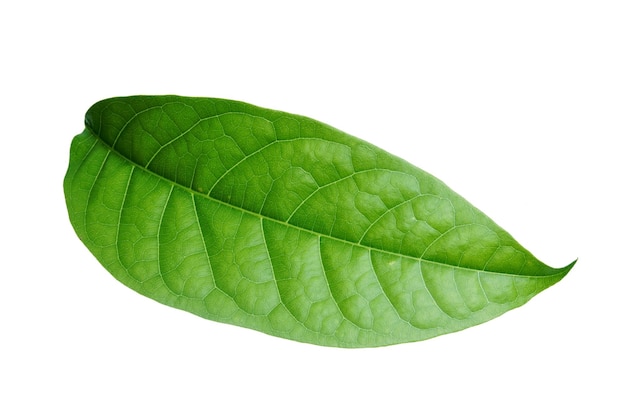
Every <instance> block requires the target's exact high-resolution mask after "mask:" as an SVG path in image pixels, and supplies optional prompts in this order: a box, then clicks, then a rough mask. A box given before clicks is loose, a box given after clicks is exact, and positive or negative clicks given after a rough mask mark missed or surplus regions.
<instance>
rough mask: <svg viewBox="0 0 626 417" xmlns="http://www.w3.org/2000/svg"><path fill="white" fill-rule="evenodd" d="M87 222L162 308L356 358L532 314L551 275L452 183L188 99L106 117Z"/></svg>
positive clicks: (88, 173) (101, 112)
mask: <svg viewBox="0 0 626 417" xmlns="http://www.w3.org/2000/svg"><path fill="white" fill-rule="evenodd" d="M64 188H65V194H66V201H67V206H68V211H69V215H70V220H71V222H72V225H73V226H74V228H75V230H76V232H77V234H78V236H79V237H80V238H81V240H82V241H83V242H84V243H85V245H86V246H87V247H88V248H89V250H90V251H91V252H92V253H93V254H94V255H95V256H96V258H97V259H98V260H99V261H100V262H101V263H102V264H103V265H104V266H105V267H106V268H107V269H108V270H109V271H110V272H111V273H112V274H113V275H114V276H115V277H116V278H117V279H118V280H120V281H121V282H122V283H124V284H125V285H127V286H129V287H130V288H132V289H134V290H136V291H138V292H139V293H141V294H144V295H146V296H148V297H151V298H153V299H155V300H157V301H159V302H161V303H164V304H167V305H170V306H173V307H176V308H180V309H183V310H187V311H189V312H192V313H194V314H197V315H199V316H202V317H205V318H208V319H211V320H216V321H220V322H225V323H231V324H235V325H239V326H244V327H249V328H252V329H256V330H260V331H262V332H265V333H268V334H272V335H276V336H279V337H284V338H289V339H294V340H298V341H303V342H309V343H315V344H320V345H329V346H342V347H368V346H381V345H389V344H394V343H403V342H410V341H417V340H423V339H427V338H431V337H434V336H437V335H440V334H444V333H449V332H453V331H458V330H461V329H464V328H467V327H469V326H473V325H476V324H479V323H482V322H485V321H487V320H490V319H492V318H494V317H497V316H499V315H500V314H502V313H504V312H506V311H508V310H510V309H512V308H515V307H518V306H520V305H522V304H524V303H525V302H526V301H528V300H529V299H530V298H532V297H533V296H534V295H536V294H537V293H539V292H540V291H542V290H544V289H545V288H547V287H549V286H551V285H553V284H554V283H556V282H558V281H559V280H560V279H561V278H562V277H563V276H565V274H566V273H567V272H568V271H569V269H570V268H571V267H572V265H573V264H572V265H569V266H567V267H565V268H561V269H553V268H550V267H548V266H546V265H544V264H543V263H541V262H540V261H538V260H537V259H536V258H535V257H534V256H533V255H532V254H530V253H529V252H528V251H527V250H526V249H524V248H523V247H521V246H520V245H519V244H518V243H517V242H516V241H515V240H514V239H513V238H512V237H511V236H510V235H509V234H508V233H506V232H505V231H504V230H502V229H501V228H500V227H499V226H497V225H496V224H495V223H493V221H491V220H490V219H489V218H487V217H486V216H485V215H484V214H483V213H481V212H480V211H478V210H477V209H475V208H474V207H473V206H471V205H470V204H469V203H468V202H467V201H465V200H464V199H462V198H461V197H460V196H458V195H457V194H455V193H454V192H453V191H451V190H450V189H449V188H448V187H446V186H445V185H444V184H443V183H441V182H440V181H439V180H437V179H435V178H434V177H432V176H431V175H429V174H427V173H425V172H423V171H421V170H419V169H417V168H415V167H414V166H412V165H410V164H408V163H407V162H405V161H403V160H401V159H400V158H397V157H395V156H392V155H390V154H388V153H386V152H384V151H382V150H381V149H378V148H376V147H375V146H373V145H371V144H369V143H366V142H364V141H362V140H359V139H357V138H354V137H352V136H350V135H347V134H345V133H343V132H340V131H338V130H336V129H334V128H332V127H330V126H327V125H325V124H323V123H320V122H317V121H314V120H312V119H309V118H306V117H302V116H297V115H292V114H288V113H283V112H278V111H273V110H268V109H263V108H259V107H255V106H252V105H249V104H246V103H241V102H235V101H229V100H221V99H207V98H188V97H175V96H154V97H149V96H146V97H125V98H114V99H108V100H104V101H101V102H99V103H96V104H95V105H94V106H92V108H91V109H89V111H88V113H87V116H86V129H85V131H84V132H83V133H82V134H80V135H78V136H76V138H75V139H74V141H73V143H72V149H71V154H70V166H69V169H68V172H67V175H66V178H65V183H64Z"/></svg>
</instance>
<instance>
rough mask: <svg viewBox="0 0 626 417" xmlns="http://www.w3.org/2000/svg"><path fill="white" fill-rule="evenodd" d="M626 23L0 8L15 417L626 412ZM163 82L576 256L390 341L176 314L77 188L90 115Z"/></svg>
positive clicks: (529, 12)
mask: <svg viewBox="0 0 626 417" xmlns="http://www.w3.org/2000/svg"><path fill="white" fill-rule="evenodd" d="M9 4H13V5H9ZM17 4H19V5H17ZM625 21H626V13H625V8H624V6H623V2H620V1H614V2H611V1H562V2H559V1H529V0H527V1H519V2H513V1H511V2H505V1H460V2H450V1H429V2H425V1H423V2H419V1H415V2H408V1H407V2H399V1H389V0H386V1H384V2H364V1H360V2H341V1H338V0H337V1H334V2H324V1H315V2H296V1H293V2H276V1H258V2H239V1H226V0H221V1H205V2H197V3H193V2H188V1H183V0H177V1H168V2H161V1H152V2H149V3H148V2H146V3H143V2H141V3H140V2H133V1H131V0H124V1H107V2H99V3H98V4H96V3H95V2H87V1H85V2H76V3H72V2H68V1H49V2H44V1H30V2H29V1H23V2H19V3H17V2H5V3H3V6H0V35H1V36H0V42H1V45H2V48H1V50H0V54H1V55H0V57H1V61H2V64H0V71H1V77H0V83H1V91H0V93H1V97H0V106H1V109H0V114H1V117H2V119H1V130H0V132H1V133H0V135H1V138H2V148H1V150H0V170H1V176H0V181H1V182H2V204H1V206H0V210H1V216H0V221H1V222H2V223H1V231H0V236H1V237H2V242H3V247H2V249H0V256H1V262H2V263H1V265H2V272H0V275H1V276H0V279H1V283H2V287H1V289H0V291H1V292H0V295H1V301H0V324H1V327H0V332H1V333H0V334H1V336H0V337H1V340H0V415H3V416H48V415H63V416H101V415H102V416H112V415H113V416H138V415H139V416H141V415H151V416H158V415H177V416H200V415H220V416H221V415H251V414H253V413H254V414H255V415H273V416H282V415H290V416H291V415H295V416H299V415H329V416H332V415H350V416H354V415H400V413H402V415H427V416H437V415H461V414H462V415H480V416H496V415H498V416H500V415H509V416H517V415H519V416H528V415H533V416H543V415H545V416H547V415H573V414H574V413H575V414H576V415H594V416H623V415H625V414H626V407H625V405H624V401H625V400H624V397H623V395H624V391H625V388H626V382H625V375H626V374H625V372H626V367H625V360H624V352H625V351H626V344H625V343H624V341H623V340H624V339H623V333H624V329H625V320H624V319H625V318H626V317H625V316H626V315H625V313H624V295H625V292H624V290H625V289H626V288H625V287H626V286H625V281H626V276H625V275H626V274H625V273H624V268H623V264H624V259H625V249H626V244H625V240H624V239H625V235H626V233H625V232H626V230H625V226H624V223H625V221H624V216H625V210H624V209H625V207H624V199H623V193H624V179H625V178H626V176H625V171H626V170H625V168H624V156H625V155H626V153H625V152H624V150H623V148H622V147H621V143H622V142H624V140H625V139H626V117H625V116H626V112H625V111H626V82H625V80H626V60H625V56H626V53H625V52H626V29H625V27H626V25H625V24H624V22H625ZM166 93H172V94H180V95H193V96H208V97H224V98H231V99H237V100H242V101H247V102H250V103H253V104H256V105H260V106H264V107H270V108H275V109H279V110H284V111H289V112H292V113H299V114H304V115H307V116H310V117H313V118H316V119H318V120H321V121H324V122H326V123H329V124H331V125H333V126H335V127H338V128H340V129H342V130H344V131H347V132H349V133H351V134H353V135H356V136H358V137H360V138H363V139H365V140H368V141H370V142H373V143H375V144H377V145H379V146H381V147H383V148H385V149H387V150H389V151H391V152H392V153H394V154H396V155H399V156H402V157H403V158H404V159H407V160H408V161H410V162H411V163H413V164H415V165H417V166H419V167H421V168H423V169H425V170H427V171H428V172H430V173H432V174H434V175H436V176H437V177H439V178H440V179H442V180H443V181H445V182H446V183H447V184H448V185H449V186H450V187H451V188H453V189H454V190H455V191H457V192H459V193H460V194H461V195H463V196H464V197H466V198H467V199H468V200H469V201H471V202H472V203H473V204H474V205H476V206H477V207H478V208H480V209H481V210H483V211H484V212H485V213H487V214H488V215H489V216H491V217H492V218H493V219H494V220H495V221H496V222H498V223H499V224H500V225H501V226H503V227H504V228H505V229H506V230H508V231H509V232H510V233H511V234H512V235H513V236H515V237H516V238H517V239H518V240H519V241H520V242H521V243H522V244H523V245H524V246H526V247H527V248H529V249H530V250H531V251H532V252H533V253H534V254H535V255H537V257H539V258H540V259H541V260H543V261H544V262H546V263H548V264H550V265H553V266H563V265H565V264H567V263H569V262H570V261H572V260H573V259H575V258H578V259H579V261H578V264H577V265H576V267H575V268H574V269H573V270H572V271H571V273H570V274H569V275H568V276H567V277H566V278H565V279H564V280H563V281H562V282H560V283H559V284H557V285H556V286H554V287H552V288H550V289H548V290H547V291H545V292H543V293H541V294H540V295H538V296H537V297H536V298H534V299H533V300H531V301H530V302H529V303H528V304H527V305H525V306H523V307H522V308H520V309H517V310H514V311H511V312H509V313H507V314H505V315H504V316H502V317H500V318H498V319H495V320H493V321H491V322H489V323H486V324H483V325H480V326H477V327H474V328H471V329H468V330H465V331H462V332H460V333H456V334H452V335H447V336H442V337H439V338H436V339H433V340H429V341H425V342H420V343H412V344H405V345H399V346H392V347H387V348H378V349H361V350H342V349H331V348H322V347H317V346H311V345H306V344H301V343H296V342H290V341H285V340H281V339H277V338H274V337H270V336H267V335H264V334H261V333H257V332H254V331H251V330H246V329H241V328H237V327H233V326H228V325H223V324H218V323H214V322H210V321H206V320H203V319H200V318H197V317H195V316H193V315H190V314H188V313H185V312H182V311H178V310H174V309H171V308H168V307H165V306H162V305H160V304H158V303H156V302H154V301H152V300H149V299H146V298H144V297H142V296H140V295H138V294H136V293H134V292H133V291H131V290H129V289H127V288H126V287H124V286H123V285H122V284H120V283H118V282H117V281H116V280H115V279H113V278H112V277H111V276H110V275H109V274H108V273H107V272H105V270H104V269H103V268H102V267H101V266H100V265H99V264H98V262H97V261H96V260H95V259H94V258H93V257H92V256H91V254H90V253H89V252H88V251H87V249H85V248H84V247H83V245H82V244H81V243H80V242H79V240H78V239H77V237H76V236H75V234H74V231H73V230H72V228H71V226H70V224H69V221H68V219H67V214H66V210H65V203H64V198H63V190H62V180H63V176H64V174H65V169H66V166H67V162H68V154H69V147H70V142H71V140H72V137H73V136H74V135H75V134H78V133H79V132H80V131H81V130H82V128H83V115H84V112H85V111H86V110H87V108H88V107H89V106H90V105H91V104H93V103H94V102H96V101H98V100H100V99H103V98H106V97H111V96H118V95H131V94H166ZM620 397H621V398H620Z"/></svg>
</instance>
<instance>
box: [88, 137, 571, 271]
mask: <svg viewBox="0 0 626 417" xmlns="http://www.w3.org/2000/svg"><path fill="white" fill-rule="evenodd" d="M85 130H87V131H89V133H90V134H91V135H93V136H94V137H95V138H96V140H97V141H98V142H100V143H101V144H103V145H104V146H105V147H107V148H108V149H109V151H110V152H112V153H114V154H116V155H117V156H119V157H120V158H122V159H124V160H125V161H127V162H128V163H130V164H131V165H133V166H134V167H136V168H138V169H140V170H142V171H144V172H146V173H148V174H150V175H154V176H156V177H158V178H159V179H161V180H164V181H166V182H168V183H170V184H172V186H176V187H179V188H180V189H182V190H186V191H188V192H189V193H191V194H192V195H197V196H199V197H202V198H206V199H208V200H211V201H214V202H217V203H219V204H223V205H225V206H228V207H231V208H233V209H236V210H240V211H241V212H243V213H247V214H251V215H253V216H256V217H258V218H259V219H261V220H268V221H272V222H275V223H278V224H282V225H284V226H286V227H291V228H294V229H296V230H300V231H303V232H307V233H311V234H313V235H317V236H319V237H324V238H327V239H330V240H334V241H337V242H341V243H347V244H350V245H353V246H356V247H359V248H363V249H365V250H368V251H377V252H380V253H384V254H388V255H392V256H397V257H401V258H406V259H411V260H414V261H418V262H423V263H426V264H431V265H438V266H445V267H449V268H453V269H455V270H460V271H471V272H487V273H492V274H498V275H502V276H510V277H518V278H529V279H533V278H551V277H555V276H559V275H562V269H559V270H556V273H554V274H550V275H520V274H514V273H507V272H501V271H490V270H487V269H473V268H468V267H463V266H458V265H451V264H446V263H444V262H438V261H433V260H429V259H424V258H419V257H416V256H412V255H407V254H404V253H397V252H392V251H389V250H386V249H381V248H375V247H370V246H367V245H364V244H362V243H360V242H353V241H350V240H346V239H341V238H338V237H335V236H331V235H327V234H324V233H320V232H316V231H314V230H310V229H306V228H304V227H301V226H298V225H295V224H292V223H288V222H285V221H283V220H278V219H274V218H272V217H269V216H267V215H264V214H261V213H257V212H254V211H251V210H248V209H246V208H244V207H240V206H237V205H234V204H231V203H228V202H225V201H222V200H219V199H217V198H215V197H212V196H211V195H209V194H203V193H200V192H199V191H196V190H194V189H193V188H190V187H187V186H185V185H183V184H180V183H178V182H176V181H173V180H171V179H169V178H167V177H164V176H162V175H159V174H157V173H156V172H154V171H151V170H150V169H148V167H145V166H143V165H140V164H138V163H137V162H135V161H133V160H132V159H130V158H128V157H127V156H126V155H124V154H122V153H120V152H119V151H118V150H117V149H115V148H114V147H113V146H111V145H110V144H109V143H107V142H106V141H105V140H103V139H102V138H101V137H100V136H99V135H98V134H96V133H95V132H94V130H93V129H92V128H90V127H89V126H85ZM471 224H472V223H468V225H471ZM569 266H571V265H568V266H567V267H565V268H568V267H569Z"/></svg>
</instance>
